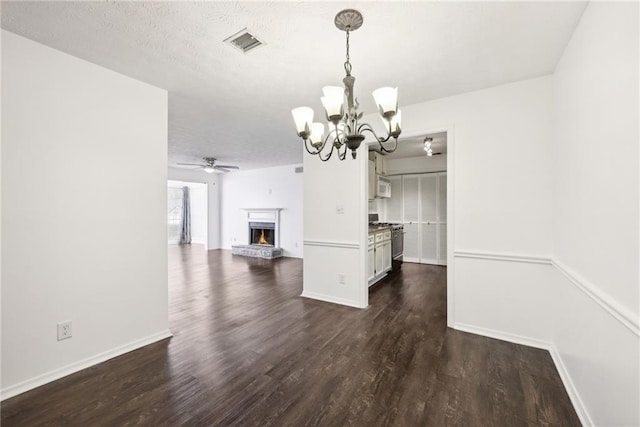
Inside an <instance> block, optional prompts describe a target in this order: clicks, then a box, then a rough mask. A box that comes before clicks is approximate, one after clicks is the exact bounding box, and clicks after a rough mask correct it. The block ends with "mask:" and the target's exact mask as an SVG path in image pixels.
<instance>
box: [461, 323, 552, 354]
mask: <svg viewBox="0 0 640 427" xmlns="http://www.w3.org/2000/svg"><path fill="white" fill-rule="evenodd" d="M453 329H455V330H457V331H462V332H469V333H470V334H476V335H482V336H483V337H489V338H495V339H497V340H501V341H508V342H512V343H515V344H521V345H526V346H528V347H535V348H541V349H543V350H549V348H550V346H551V345H552V344H551V343H550V342H549V341H543V340H537V339H534V338H530V337H525V336H524V335H518V334H511V333H509V332H500V331H496V330H495V329H489V328H483V327H480V326H473V325H469V324H467V323H460V322H456V323H454V325H453Z"/></svg>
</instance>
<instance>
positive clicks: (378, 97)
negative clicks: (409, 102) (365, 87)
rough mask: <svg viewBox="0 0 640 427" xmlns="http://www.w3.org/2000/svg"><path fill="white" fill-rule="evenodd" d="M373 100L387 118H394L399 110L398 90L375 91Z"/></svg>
mask: <svg viewBox="0 0 640 427" xmlns="http://www.w3.org/2000/svg"><path fill="white" fill-rule="evenodd" d="M373 99H374V100H375V101H376V105H377V106H378V110H379V111H380V114H382V115H383V116H384V117H385V118H389V117H392V116H393V115H395V114H396V111H397V110H398V88H397V87H381V88H380V89H376V90H374V91H373Z"/></svg>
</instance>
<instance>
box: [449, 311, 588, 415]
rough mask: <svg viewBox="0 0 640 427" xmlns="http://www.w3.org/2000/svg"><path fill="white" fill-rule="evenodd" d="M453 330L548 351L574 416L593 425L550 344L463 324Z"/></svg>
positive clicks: (456, 324)
mask: <svg viewBox="0 0 640 427" xmlns="http://www.w3.org/2000/svg"><path fill="white" fill-rule="evenodd" d="M453 329H456V330H458V331H462V332H468V333H471V334H476V335H481V336H485V337H489V338H494V339H497V340H501V341H507V342H512V343H516V344H520V345H526V346H529V347H534V348H539V349H542V350H546V351H548V352H549V354H550V355H551V359H552V360H553V363H554V364H555V366H556V369H557V370H558V374H559V375H560V379H561V380H562V384H563V385H564V388H565V389H566V391H567V394H568V395H569V399H570V400H571V403H572V404H573V407H574V409H575V411H576V414H577V415H578V418H580V422H581V423H582V425H584V426H592V425H594V423H593V420H592V419H591V417H590V416H589V413H588V412H587V409H586V407H585V406H584V403H583V402H582V399H581V398H580V395H579V394H578V390H577V388H576V386H575V384H574V383H573V381H572V380H571V375H569V371H568V370H567V368H566V366H565V365H564V362H563V361H562V357H561V356H560V353H559V352H558V349H557V348H556V346H555V345H554V344H553V343H552V342H548V341H542V340H536V339H533V338H529V337H525V336H522V335H517V334H511V333H508V332H500V331H496V330H493V329H488V328H482V327H479V326H473V325H468V324H465V323H454V326H453Z"/></svg>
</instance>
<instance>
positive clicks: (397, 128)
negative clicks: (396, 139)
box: [390, 110, 402, 135]
mask: <svg viewBox="0 0 640 427" xmlns="http://www.w3.org/2000/svg"><path fill="white" fill-rule="evenodd" d="M390 123H391V126H390V127H391V134H398V135H400V132H401V131H402V111H400V110H398V112H397V113H396V114H395V115H394V116H393V117H391V120H390Z"/></svg>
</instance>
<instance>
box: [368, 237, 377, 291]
mask: <svg viewBox="0 0 640 427" xmlns="http://www.w3.org/2000/svg"><path fill="white" fill-rule="evenodd" d="M372 237H373V236H371V235H370V236H369V241H370V243H369V250H368V252H367V255H368V257H367V259H368V263H369V265H368V266H367V277H368V278H367V280H368V281H369V282H371V281H372V280H373V279H374V278H375V277H376V247H375V244H374V243H373V239H372Z"/></svg>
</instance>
